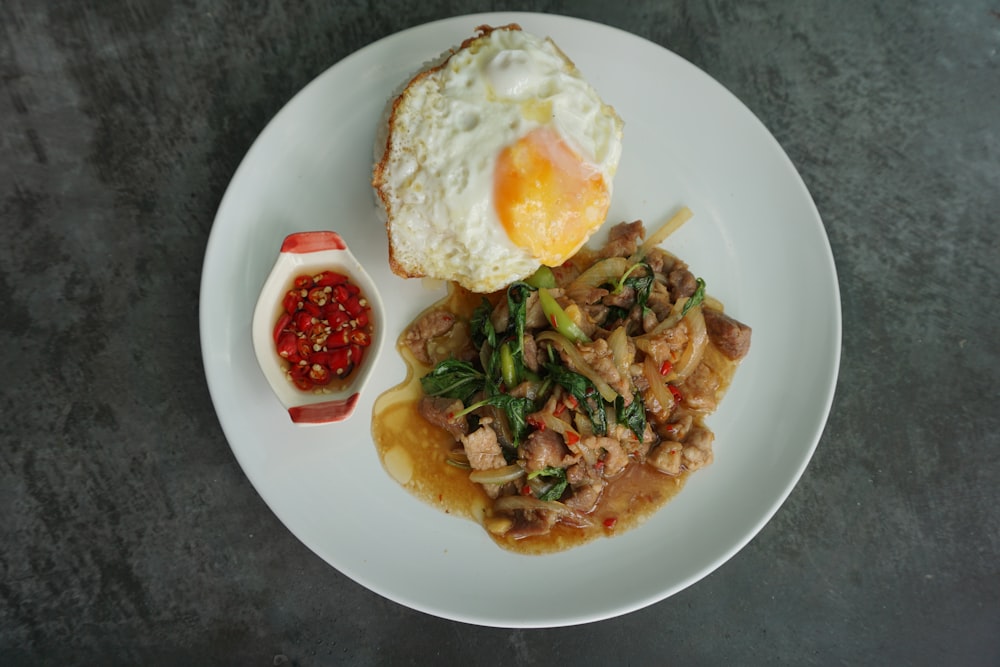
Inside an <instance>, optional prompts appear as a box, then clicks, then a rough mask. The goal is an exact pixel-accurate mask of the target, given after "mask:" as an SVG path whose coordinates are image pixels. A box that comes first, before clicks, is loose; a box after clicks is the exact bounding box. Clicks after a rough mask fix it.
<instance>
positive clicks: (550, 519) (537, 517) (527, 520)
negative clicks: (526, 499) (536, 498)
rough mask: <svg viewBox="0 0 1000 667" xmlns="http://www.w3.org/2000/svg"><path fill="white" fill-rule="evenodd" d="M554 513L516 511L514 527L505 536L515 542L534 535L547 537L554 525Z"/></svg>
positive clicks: (555, 517)
mask: <svg viewBox="0 0 1000 667" xmlns="http://www.w3.org/2000/svg"><path fill="white" fill-rule="evenodd" d="M557 518H558V517H557V516H556V513H555V512H548V511H545V510H517V511H515V512H514V525H513V526H512V527H511V529H510V530H509V531H508V532H507V535H509V536H511V537H513V538H514V539H516V540H520V539H523V538H525V537H534V536H536V535H547V534H548V533H549V531H550V530H552V526H554V525H555V524H556V519H557Z"/></svg>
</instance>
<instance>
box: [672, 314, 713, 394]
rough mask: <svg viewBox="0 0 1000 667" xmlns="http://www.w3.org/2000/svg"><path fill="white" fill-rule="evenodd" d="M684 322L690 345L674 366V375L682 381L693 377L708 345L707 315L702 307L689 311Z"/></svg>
mask: <svg viewBox="0 0 1000 667" xmlns="http://www.w3.org/2000/svg"><path fill="white" fill-rule="evenodd" d="M684 321H685V322H686V323H687V328H688V344H687V347H686V348H684V352H683V353H682V354H681V358H680V359H678V360H677V363H676V364H674V373H676V374H677V377H678V378H680V379H681V380H684V379H685V378H686V377H687V376H689V375H691V373H692V372H694V369H695V368H697V367H698V364H699V363H701V358H702V356H703V355H704V354H705V347H706V345H707V343H708V329H707V328H706V327H705V315H704V313H702V311H701V306H700V305H698V306H695V307H694V308H692V309H691V310H689V311H688V312H687V315H685V316H684Z"/></svg>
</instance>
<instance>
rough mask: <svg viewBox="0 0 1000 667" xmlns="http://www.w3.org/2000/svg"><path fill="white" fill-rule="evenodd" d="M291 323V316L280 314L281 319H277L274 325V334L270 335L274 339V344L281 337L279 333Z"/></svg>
mask: <svg viewBox="0 0 1000 667" xmlns="http://www.w3.org/2000/svg"><path fill="white" fill-rule="evenodd" d="M291 323H292V316H291V315H289V314H288V313H282V314H281V317H279V318H278V323H277V324H275V325H274V332H273V333H272V334H271V335H272V337H273V338H274V342H275V343H277V342H278V338H280V337H281V333H282V332H283V331H284V330H285V329H287V328H288V325H289V324H291Z"/></svg>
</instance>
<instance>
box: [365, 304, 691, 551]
mask: <svg viewBox="0 0 1000 667" xmlns="http://www.w3.org/2000/svg"><path fill="white" fill-rule="evenodd" d="M481 299H482V295H479V294H471V293H469V292H466V291H464V290H462V289H461V288H458V289H455V288H449V293H448V295H447V296H446V297H445V298H444V299H442V300H441V301H439V302H438V303H435V304H434V305H433V306H431V307H430V308H429V309H428V310H431V309H436V308H442V307H443V308H446V309H447V310H450V311H452V312H454V313H456V314H457V315H459V316H460V317H466V318H467V317H469V316H470V315H471V314H472V311H473V310H474V309H475V307H476V306H477V305H478V304H479V303H480V300H481ZM396 349H397V350H398V351H399V353H400V355H402V357H403V359H404V361H405V362H406V365H407V377H406V379H405V380H404V381H403V382H402V383H401V384H399V385H398V386H396V387H394V388H392V389H389V390H388V391H386V392H385V393H384V394H382V395H381V396H379V397H378V399H377V400H376V401H375V407H374V410H373V413H372V436H373V440H374V441H375V446H376V448H377V451H378V454H379V458H380V460H381V461H382V465H383V466H384V467H385V469H386V471H387V472H388V473H389V475H390V476H391V477H392V478H393V479H395V480H396V481H397V482H398V483H399V484H400V485H402V486H403V487H404V488H405V489H406V490H407V491H409V492H410V493H412V494H413V495H414V496H416V497H417V498H419V499H421V500H423V501H424V502H427V503H429V504H431V505H433V506H435V507H438V508H439V509H441V510H443V511H444V512H446V513H448V514H453V515H456V516H461V517H465V518H467V519H471V520H472V521H474V522H476V523H478V524H480V525H482V523H483V521H484V520H485V519H486V518H488V517H489V516H490V512H491V510H490V509H489V508H490V507H491V504H492V501H491V500H490V499H489V498H488V497H487V496H486V494H485V492H484V491H483V489H482V487H481V486H480V485H478V484H476V483H474V482H472V481H470V480H469V471H467V470H462V469H460V468H456V467H453V466H452V465H450V464H448V463H446V462H445V461H446V459H447V455H448V452H449V451H450V450H451V449H452V448H453V447H454V446H455V441H454V439H453V438H452V437H451V435H449V434H448V433H447V432H445V431H444V430H443V429H440V428H438V427H436V426H434V425H432V424H430V423H428V422H427V421H426V420H424V418H423V417H422V416H421V415H420V413H419V411H418V409H417V405H418V404H419V401H420V398H421V396H422V395H423V392H422V389H421V386H420V377H422V376H423V375H424V374H425V373H427V372H428V371H429V370H430V367H429V366H426V365H424V364H422V363H420V362H419V361H418V360H417V359H415V358H414V357H413V355H412V353H411V352H410V351H409V349H408V348H407V347H406V345H404V344H403V343H402V336H401V337H400V338H399V339H398V340H397V342H396ZM687 474H688V473H682V474H680V475H677V476H670V475H665V474H663V473H661V472H659V471H657V470H655V469H654V468H652V467H651V466H648V465H645V464H637V463H633V464H632V465H630V466H628V468H627V469H626V470H625V472H624V473H622V475H621V476H620V477H618V478H617V479H614V480H612V481H610V482H609V484H608V486H607V487H606V488H605V490H604V494H603V495H602V497H601V500H600V502H599V503H598V504H597V507H596V508H595V509H594V511H593V512H592V513H591V514H589V515H587V516H588V519H589V522H590V525H589V526H587V527H584V528H578V527H573V526H568V525H565V524H562V523H557V524H556V525H555V526H554V527H553V528H552V530H551V531H550V532H549V533H548V534H546V535H539V536H532V537H525V538H522V539H514V538H513V537H506V536H503V535H495V534H493V533H490V532H489V531H487V534H488V535H490V537H492V538H493V540H494V541H495V542H496V543H497V544H498V545H499V546H501V547H503V548H505V549H508V550H510V551H515V552H518V553H523V554H543V553H551V552H555V551H563V550H566V549H570V548H572V547H576V546H579V545H581V544H583V543H585V542H589V541H590V540H593V539H595V538H597V537H601V536H608V537H610V536H613V535H615V534H618V533H621V532H624V531H626V530H629V529H632V528H634V527H636V526H638V525H640V524H641V523H643V522H644V521H645V520H646V519H647V518H649V517H650V516H651V515H652V514H654V513H655V512H656V511H657V510H658V509H660V508H661V507H662V506H663V505H665V504H666V503H667V501H669V500H670V499H671V498H672V497H673V496H674V495H676V494H677V492H678V491H680V490H681V488H682V487H683V486H684V482H685V481H686V479H687ZM484 530H485V528H484Z"/></svg>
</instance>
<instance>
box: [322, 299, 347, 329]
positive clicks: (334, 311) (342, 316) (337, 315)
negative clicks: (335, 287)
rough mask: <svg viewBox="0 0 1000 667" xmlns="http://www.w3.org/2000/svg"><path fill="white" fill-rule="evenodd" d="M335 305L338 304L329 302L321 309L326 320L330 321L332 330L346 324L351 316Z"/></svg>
mask: <svg viewBox="0 0 1000 667" xmlns="http://www.w3.org/2000/svg"><path fill="white" fill-rule="evenodd" d="M337 305H339V304H335V303H333V304H330V305H328V306H327V307H326V309H325V310H324V311H323V314H324V315H325V316H326V321H327V322H329V323H330V328H331V329H332V330H334V331H336V330H337V329H339V328H340V327H342V326H344V325H345V324H347V322H349V321H350V319H351V316H350V315H348V314H347V313H345V312H344V311H342V310H340V309H338V308H337ZM331 306H332V308H331Z"/></svg>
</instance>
